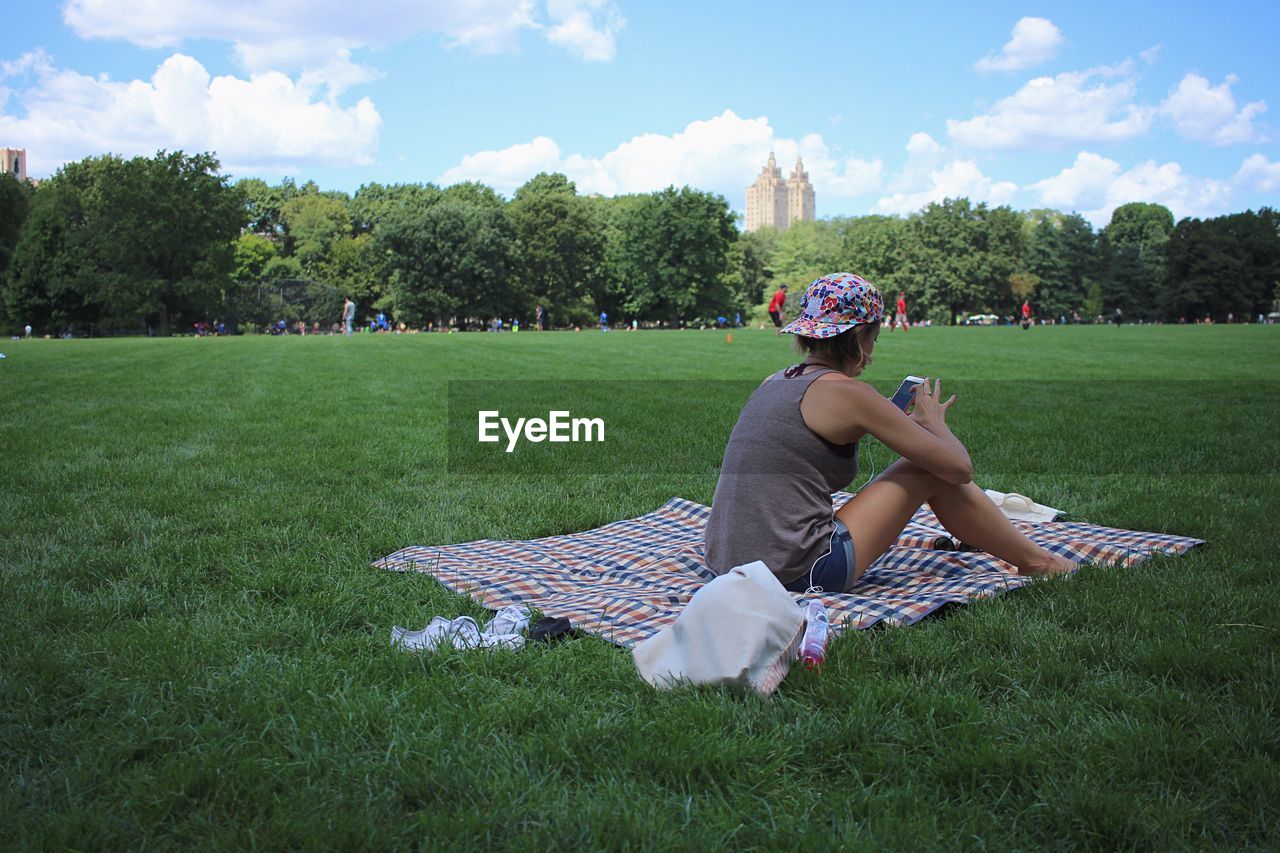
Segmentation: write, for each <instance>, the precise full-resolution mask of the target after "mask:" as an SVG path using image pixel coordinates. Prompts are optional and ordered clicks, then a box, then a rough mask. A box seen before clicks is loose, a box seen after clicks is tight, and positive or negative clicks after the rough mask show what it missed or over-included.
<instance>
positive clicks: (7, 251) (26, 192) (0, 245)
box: [0, 172, 32, 325]
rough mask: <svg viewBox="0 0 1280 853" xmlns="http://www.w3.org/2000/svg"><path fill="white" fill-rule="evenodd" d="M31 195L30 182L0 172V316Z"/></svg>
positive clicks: (15, 319)
mask: <svg viewBox="0 0 1280 853" xmlns="http://www.w3.org/2000/svg"><path fill="white" fill-rule="evenodd" d="M31 195H32V186H31V184H29V183H26V182H25V181H20V180H18V179H17V178H15V177H14V176H13V175H11V174H9V173H8V172H5V173H4V174H0V316H3V315H5V314H6V312H5V311H4V310H3V309H4V299H3V294H4V290H3V285H4V282H5V278H6V273H7V272H8V269H9V262H10V259H11V258H12V257H13V252H14V250H15V249H16V248H17V246H18V238H19V237H20V236H21V234H22V223H23V221H24V220H25V219H26V218H27V213H28V212H29V211H30V209H31ZM11 319H12V320H14V321H15V322H16V321H17V320H18V318H17V317H13V318H11ZM23 322H24V323H25V321H23ZM19 325H21V324H19Z"/></svg>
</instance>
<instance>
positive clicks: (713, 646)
mask: <svg viewBox="0 0 1280 853" xmlns="http://www.w3.org/2000/svg"><path fill="white" fill-rule="evenodd" d="M803 634H804V612H803V611H802V610H801V609H800V608H799V607H797V606H796V603H795V601H793V600H792V598H791V594H790V593H788V592H787V591H786V590H785V589H783V587H782V584H781V583H780V582H779V581H778V579H777V578H776V577H774V575H773V572H771V571H769V567H768V566H766V565H765V564H764V563H762V562H760V561H759V560H757V561H755V562H754V563H747V564H746V565H744V566H735V567H734V568H732V569H730V570H729V571H728V572H726V573H725V574H723V575H721V576H720V577H718V578H715V579H714V580H712V581H709V582H708V583H707V584H706V586H704V587H702V588H701V589H699V590H698V591H697V592H696V593H694V594H693V598H691V599H689V603H688V604H687V605H686V606H685V609H684V611H683V612H681V613H680V615H679V616H677V617H676V621H675V622H674V623H672V624H671V625H668V626H667V627H666V628H663V629H662V630H661V631H659V632H658V633H657V634H654V635H653V636H652V637H650V638H649V639H647V640H645V641H644V642H642V643H640V645H638V646H636V647H635V649H634V650H633V652H632V656H633V657H634V659H635V662H636V668H637V669H638V670H639V671H640V677H641V678H643V679H644V680H645V681H647V682H649V683H650V684H652V685H653V686H654V687H657V688H659V689H662V690H667V689H670V688H672V687H674V686H676V685H679V684H710V685H715V686H725V687H729V688H731V689H734V690H738V691H741V692H746V691H748V690H754V691H755V692H757V693H759V694H760V695H761V696H768V695H769V694H770V693H772V692H773V691H774V690H775V689H776V688H777V686H778V684H779V683H781V681H782V679H783V678H784V677H785V676H786V674H787V670H788V669H789V668H790V666H791V661H792V660H794V659H795V656H796V652H797V651H798V650H799V648H800V641H801V639H802V637H803Z"/></svg>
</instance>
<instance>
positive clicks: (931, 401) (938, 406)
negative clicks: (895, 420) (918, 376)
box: [910, 377, 956, 432]
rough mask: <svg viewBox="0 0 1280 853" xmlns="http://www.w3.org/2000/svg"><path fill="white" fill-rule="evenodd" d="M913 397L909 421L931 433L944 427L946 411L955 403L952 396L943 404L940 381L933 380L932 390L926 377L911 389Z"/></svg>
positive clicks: (954, 396)
mask: <svg viewBox="0 0 1280 853" xmlns="http://www.w3.org/2000/svg"><path fill="white" fill-rule="evenodd" d="M911 393H912V396H913V405H912V408H911V415H910V417H911V419H912V420H913V421H915V422H916V423H918V424H920V426H922V427H924V428H925V429H927V430H929V431H930V432H933V431H934V429H935V428H937V427H946V423H947V421H946V413H947V409H949V408H951V404H952V403H954V402H955V401H956V395H955V394H952V395H951V398H950V399H949V400H947V401H946V402H945V403H943V402H941V400H942V380H941V379H935V380H933V388H932V389H930V388H929V379H928V378H927V377H926V378H925V380H924V382H922V383H920V384H919V385H917V386H916V387H915V388H912V389H911Z"/></svg>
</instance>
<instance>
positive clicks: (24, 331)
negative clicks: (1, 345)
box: [22, 323, 31, 338]
mask: <svg viewBox="0 0 1280 853" xmlns="http://www.w3.org/2000/svg"><path fill="white" fill-rule="evenodd" d="M22 336H23V337H24V338H30V337H31V324H30V323H28V324H27V325H25V326H23V327H22Z"/></svg>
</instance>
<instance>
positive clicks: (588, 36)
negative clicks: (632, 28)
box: [547, 0, 627, 62]
mask: <svg viewBox="0 0 1280 853" xmlns="http://www.w3.org/2000/svg"><path fill="white" fill-rule="evenodd" d="M547 16H548V17H549V18H550V19H551V21H552V24H551V26H550V27H548V28H547V41H549V42H551V43H552V44H555V45H559V46H560V47H564V48H567V49H568V50H569V51H570V52H571V53H574V54H577V56H578V58H579V59H582V60H583V61H585V62H609V61H610V60H612V59H613V55H614V52H615V45H614V41H613V35H614V33H615V32H617V31H618V30H620V29H622V28H623V27H624V26H626V23H627V22H626V20H625V19H624V18H623V17H622V15H621V13H619V12H618V10H617V9H616V8H614V7H613V6H611V5H609V4H608V3H607V2H606V0H547ZM597 16H601V17H602V18H603V20H602V21H597Z"/></svg>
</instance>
